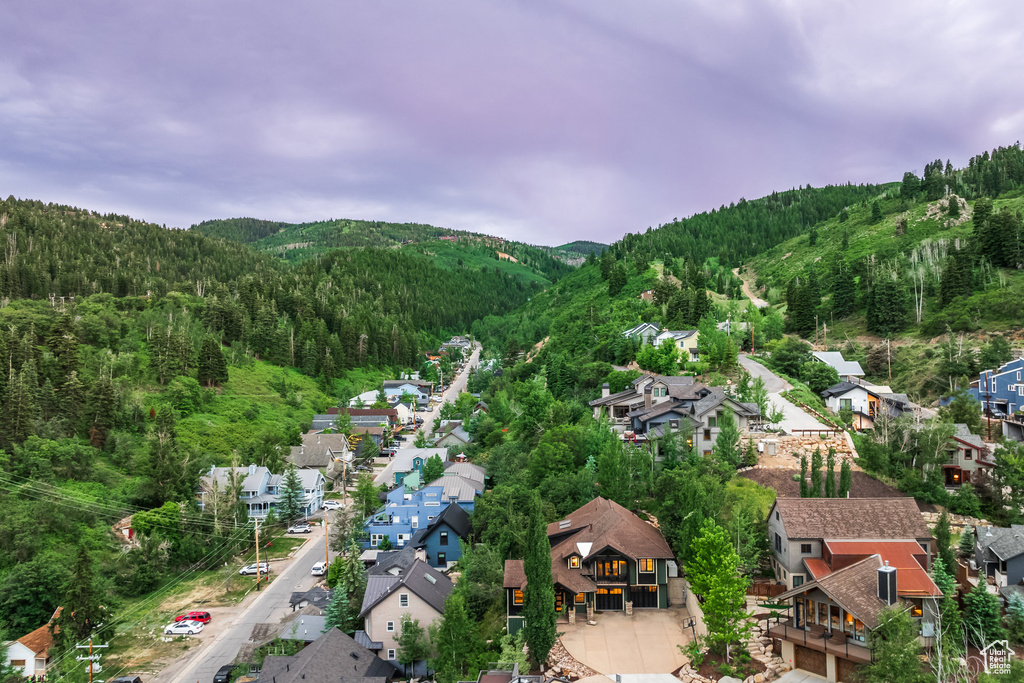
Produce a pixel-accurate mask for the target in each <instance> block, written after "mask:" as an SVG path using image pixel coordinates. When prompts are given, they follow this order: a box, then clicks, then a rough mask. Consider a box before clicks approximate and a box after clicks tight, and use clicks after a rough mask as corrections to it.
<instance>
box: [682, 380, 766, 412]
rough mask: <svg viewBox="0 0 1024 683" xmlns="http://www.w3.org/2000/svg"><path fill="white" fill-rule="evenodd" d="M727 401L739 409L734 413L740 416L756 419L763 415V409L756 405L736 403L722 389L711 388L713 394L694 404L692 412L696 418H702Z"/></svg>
mask: <svg viewBox="0 0 1024 683" xmlns="http://www.w3.org/2000/svg"><path fill="white" fill-rule="evenodd" d="M727 400H728V401H730V402H731V403H733V404H734V405H735V406H736V407H737V408H738V410H735V411H734V412H736V413H739V414H740V415H746V416H748V417H754V416H757V415H760V414H761V409H760V408H758V407H757V404H756V403H740V402H739V401H734V400H732V399H730V398H729V397H728V396H726V395H725V391H723V390H722V388H721V387H711V394H710V395H708V396H705V397H704V398H702V399H701V400H699V401H697V402H696V403H694V404H693V408H692V410H691V411H690V412H691V414H693V416H694V417H700V416H701V415H703V414H704V413H706V412H708V411H709V410H712V409H713V408H716V407H718V406H719V405H721V404H722V403H725V401H727Z"/></svg>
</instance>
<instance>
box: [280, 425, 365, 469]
mask: <svg viewBox="0 0 1024 683" xmlns="http://www.w3.org/2000/svg"><path fill="white" fill-rule="evenodd" d="M287 460H288V462H290V463H291V464H293V465H295V467H298V468H300V469H301V468H318V469H319V468H324V469H326V468H327V467H329V466H330V465H331V463H333V462H341V461H344V460H347V461H349V462H351V460H352V452H351V451H350V450H349V447H348V437H346V436H345V435H344V434H319V433H316V432H309V433H306V434H303V435H302V445H301V446H292V450H291V453H289V455H288V457H287Z"/></svg>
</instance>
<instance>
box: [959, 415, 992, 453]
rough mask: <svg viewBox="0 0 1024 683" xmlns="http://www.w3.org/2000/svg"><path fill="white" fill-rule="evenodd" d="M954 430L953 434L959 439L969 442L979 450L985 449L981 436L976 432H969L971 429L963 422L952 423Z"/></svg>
mask: <svg viewBox="0 0 1024 683" xmlns="http://www.w3.org/2000/svg"><path fill="white" fill-rule="evenodd" d="M953 428H954V429H956V432H955V433H954V434H953V436H955V437H956V438H957V439H959V440H960V441H964V442H966V443H969V444H971V445H972V446H974V447H975V448H977V449H979V450H985V442H984V441H982V440H981V437H980V436H978V435H977V434H971V429H970V427H968V426H967V425H965V424H963V423H960V422H958V423H956V424H954V425H953Z"/></svg>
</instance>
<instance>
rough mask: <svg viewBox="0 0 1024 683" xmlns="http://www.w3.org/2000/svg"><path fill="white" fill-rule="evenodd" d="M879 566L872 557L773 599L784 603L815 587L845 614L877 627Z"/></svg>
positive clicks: (877, 557) (876, 558)
mask: <svg viewBox="0 0 1024 683" xmlns="http://www.w3.org/2000/svg"><path fill="white" fill-rule="evenodd" d="M881 566H882V558H881V557H880V556H879V555H872V556H871V557H868V558H865V559H863V560H861V561H860V562H856V563H854V564H851V565H850V566H849V567H844V568H842V569H840V570H839V571H835V572H832V573H831V574H829V575H827V576H823V577H821V578H820V579H818V580H817V581H811V582H809V583H805V584H804V585H802V586H799V587H797V588H794V589H793V590H791V591H787V592H785V593H783V594H782V595H779V596H778V597H777V598H776V599H777V600H785V599H788V598H791V597H793V596H796V595H801V594H802V593H803V592H804V591H809V590H813V589H814V588H815V587H817V588H820V589H821V590H822V591H824V593H825V594H826V595H828V597H829V598H830V599H832V600H834V601H835V602H837V603H839V604H840V605H841V606H842V607H843V608H844V609H845V610H846V611H847V612H849V613H850V614H852V615H853V616H855V617H856V618H858V619H860V620H861V621H863V622H864V625H865V626H867V627H868V628H870V629H873V628H875V627H877V626H878V613H879V612H881V611H882V609H883V608H885V602H883V601H882V600H881V599H879V597H878V569H879V567H881Z"/></svg>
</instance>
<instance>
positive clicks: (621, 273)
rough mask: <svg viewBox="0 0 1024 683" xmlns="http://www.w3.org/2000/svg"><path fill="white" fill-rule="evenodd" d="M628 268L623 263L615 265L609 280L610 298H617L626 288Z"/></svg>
mask: <svg viewBox="0 0 1024 683" xmlns="http://www.w3.org/2000/svg"><path fill="white" fill-rule="evenodd" d="M626 282H627V277H626V267H625V266H624V265H622V264H621V263H617V264H616V265H615V269H614V270H612V274H611V277H609V278H608V296H610V297H612V298H615V297H617V296H618V295H619V292H621V291H622V289H623V288H624V287H625V286H626Z"/></svg>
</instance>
